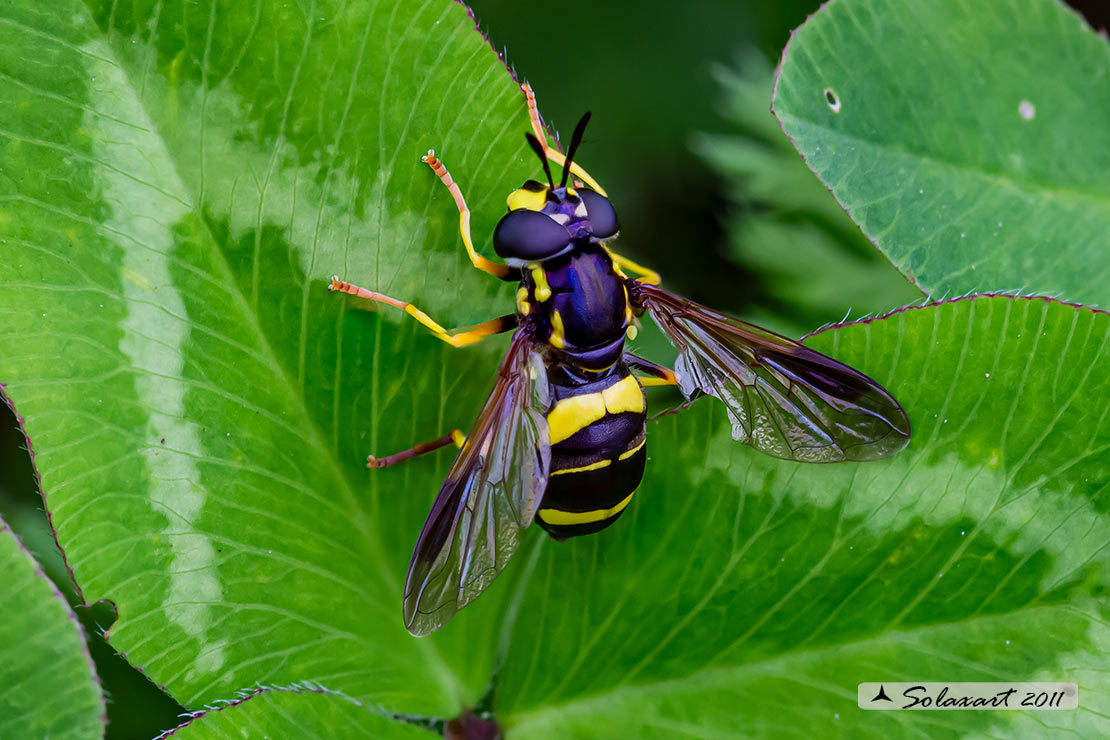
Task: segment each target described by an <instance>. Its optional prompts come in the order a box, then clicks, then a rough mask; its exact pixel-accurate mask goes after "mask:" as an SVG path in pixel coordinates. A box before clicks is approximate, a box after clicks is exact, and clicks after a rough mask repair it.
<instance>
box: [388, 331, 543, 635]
mask: <svg viewBox="0 0 1110 740" xmlns="http://www.w3.org/2000/svg"><path fill="white" fill-rule="evenodd" d="M549 393H550V391H549V389H548V385H547V371H546V369H545V367H544V364H543V360H542V358H541V357H540V356H539V355H538V354H536V353H535V352H534V351H533V350H532V338H531V335H530V333H528V332H526V331H518V332H517V334H516V336H514V337H513V343H512V345H511V346H510V347H509V351H508V353H506V355H505V358H504V359H503V360H502V361H501V367H500V368H499V369H498V371H497V380H496V383H495V384H494V386H493V390H492V391H490V394H489V397H488V398H486V403H485V405H484V406H483V407H482V411H481V413H480V414H479V415H478V419H477V420H476V421H475V422H474V426H473V428H472V429H471V430H470V434H469V435H468V436H467V438H466V443H465V444H464V445H463V448H462V450H461V451H460V452H459V455H458V457H456V458H455V462H454V463H453V464H452V465H451V471H450V472H449V473H448V474H447V480H446V481H444V483H443V487H442V488H440V489H439V495H437V496H436V500H435V503H434V504H433V505H432V511H431V513H430V514H428V519H427V520H426V521H425V522H424V528H423V529H422V530H421V531H420V537H419V538H418V539H417V541H416V548H415V549H414V550H413V553H412V560H411V561H410V562H409V571H408V575H407V576H406V577H405V594H404V618H405V627H407V628H408V630H409V632H411V633H412V634H414V635H426V634H428V633H430V632H434V631H435V630H437V629H439V628H440V627H442V626H443V625H445V624H447V622H448V621H449V620H450V619H451V617H453V616H454V615H455V613H456V612H458V611H459V610H460V609H462V608H463V607H464V606H466V605H467V604H469V603H470V602H471V601H473V600H474V599H475V598H477V596H478V595H479V594H480V593H482V592H483V591H485V590H486V588H487V587H488V586H489V585H490V583H491V582H492V581H493V579H494V578H496V577H497V574H499V573H500V572H501V571H502V570H503V569H504V568H505V565H506V564H507V563H508V561H509V558H510V557H511V556H512V554H513V552H514V551H515V550H516V548H517V545H518V544H519V542H520V532H521V530H523V529H524V528H526V527H527V526H528V525H529V524H531V523H532V518H533V516H535V513H536V509H537V508H538V507H539V504H540V499H541V498H542V497H543V492H544V488H545V487H546V486H547V476H548V470H549V468H550V458H551V448H550V446H549V444H548V436H547V419H546V413H547V410H548V408H549V406H550V396H549Z"/></svg>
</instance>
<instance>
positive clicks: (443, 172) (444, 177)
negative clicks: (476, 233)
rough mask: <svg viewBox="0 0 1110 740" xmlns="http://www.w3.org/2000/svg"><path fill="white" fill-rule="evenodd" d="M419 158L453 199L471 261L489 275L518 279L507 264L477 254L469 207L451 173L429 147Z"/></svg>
mask: <svg viewBox="0 0 1110 740" xmlns="http://www.w3.org/2000/svg"><path fill="white" fill-rule="evenodd" d="M420 160H421V161H422V162H426V163H427V164H428V166H429V167H431V168H432V172H434V173H436V175H437V176H438V177H439V179H440V181H441V182H442V183H443V184H444V185H446V186H447V190H448V191H449V192H450V193H451V197H452V198H454V199H455V205H456V206H457V207H458V209H459V233H460V234H462V240H463V244H465V245H466V253H467V255H468V256H469V257H470V261H471V263H472V264H473V265H474V266H475V267H477V268H478V269H479V270H481V271H483V272H488V273H489V274H490V275H493V276H494V277H498V278H501V279H502V280H508V281H514V280H519V279H520V277H519V274H518V273H517V271H516V270H514V269H513V268H511V267H509V266H508V265H502V264H501V263H499V262H492V261H490V260H488V259H486V258H485V257H483V256H482V255H480V254H478V252H477V250H475V249H474V240H473V239H472V238H471V236H470V209H469V208H467V206H466V200H464V199H463V194H462V190H460V189H459V184H458V183H457V182H455V180H454V179H453V178H452V177H451V173H450V172H448V171H447V168H446V167H444V166H443V162H441V161H440V160H439V158H438V157H436V153H435V151H434V150H432V149H429V150H428V153H427V154H425V155H424V156H423V157H421V158H420Z"/></svg>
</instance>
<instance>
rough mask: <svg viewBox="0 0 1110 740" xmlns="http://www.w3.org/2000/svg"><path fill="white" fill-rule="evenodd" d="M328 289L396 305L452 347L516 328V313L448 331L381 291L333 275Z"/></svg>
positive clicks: (416, 309) (462, 345)
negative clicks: (346, 281)
mask: <svg viewBox="0 0 1110 740" xmlns="http://www.w3.org/2000/svg"><path fill="white" fill-rule="evenodd" d="M328 290H338V291H339V292H340V293H349V294H350V295H354V296H358V297H359V298H366V299H368V300H371V301H377V302H378V303H387V304H389V305H390V306H396V307H397V308H399V309H401V310H402V311H404V312H405V313H407V314H408V315H409V316H411V317H413V318H414V319H416V320H417V321H419V322H420V323H421V324H423V325H424V326H426V327H428V328H429V329H431V330H432V333H433V334H435V335H436V336H437V337H438V338H440V339H442V340H443V341H445V342H447V343H448V344H450V345H451V346H452V347H465V346H466V345H468V344H474V343H476V342H480V341H482V340H483V339H485V338H486V337H488V336H492V335H493V334H500V333H502V332H506V331H510V330H512V329H515V328H516V325H517V317H516V314H509V315H508V316H501V317H500V318H496V319H492V320H490V321H486V322H483V323H481V324H477V325H475V326H472V327H470V328H468V329H467V330H465V331H459V330H458V329H452V330H450V331H448V330H447V329H444V328H443V327H442V326H440V325H439V324H438V323H436V322H435V321H434V320H432V317H431V316H429V315H428V314H426V313H424V312H423V311H421V310H420V309H419V308H417V307H416V306H414V305H412V304H411V303H406V302H405V301H399V300H397V299H396V298H390V297H389V296H387V295H383V294H381V293H375V292H374V291H372V290H367V289H366V288H360V287H358V286H357V285H351V284H350V283H345V282H343V281H342V280H340V279H339V277H338V276H336V275H333V276H332V278H331V285H329V286H328Z"/></svg>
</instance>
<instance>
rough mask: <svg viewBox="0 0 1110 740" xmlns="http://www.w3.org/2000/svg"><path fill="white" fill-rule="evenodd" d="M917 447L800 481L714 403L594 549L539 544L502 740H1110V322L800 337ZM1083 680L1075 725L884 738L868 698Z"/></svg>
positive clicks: (953, 307) (1002, 307) (1054, 306)
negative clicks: (880, 399) (889, 410)
mask: <svg viewBox="0 0 1110 740" xmlns="http://www.w3.org/2000/svg"><path fill="white" fill-rule="evenodd" d="M808 343H809V344H810V345H812V346H813V347H814V348H816V349H819V350H821V351H824V352H828V353H830V354H831V355H832V356H834V357H836V358H838V359H840V360H842V361H845V362H847V363H849V364H850V365H852V366H854V367H858V368H860V369H861V370H863V371H864V372H866V373H867V374H868V375H871V376H872V377H874V378H877V379H879V380H880V381H882V382H884V383H885V384H886V385H887V386H888V387H889V388H890V389H891V390H892V391H893V392H894V394H895V395H896V396H897V397H898V399H899V400H900V401H901V402H902V404H903V405H904V406H905V408H906V409H907V411H908V413H909V416H910V420H911V422H912V424H913V439H912V440H911V442H910V446H909V447H908V448H907V449H906V450H904V451H903V452H902V453H900V454H899V455H897V456H896V457H894V458H892V459H890V460H885V461H881V462H874V463H862V464H848V463H846V464H838V465H828V466H822V465H797V464H793V463H788V462H783V461H780V460H773V459H771V458H769V457H767V456H764V455H759V454H758V453H756V452H754V451H753V450H751V449H748V448H742V447H739V446H738V445H736V443H735V442H733V441H732V439H731V436H730V434H729V425H728V423H727V420H726V419H725V414H724V412H723V410H722V409H721V408H720V404H715V403H711V402H709V401H708V400H706V401H702V402H700V403H698V404H697V405H696V406H695V407H694V408H693V409H692V410H690V411H689V412H687V413H684V414H677V415H673V416H668V417H665V419H664V420H662V421H660V422H659V423H656V424H654V425H652V426H651V428H650V430H649V441H648V445H649V453H648V454H649V463H648V468H647V473H646V475H645V479H644V483H643V484H642V485H641V487H640V489H639V491H638V493H637V494H636V498H635V500H634V501H633V503H632V504H631V505H630V507H629V509H628V512H627V513H626V514H625V516H624V517H623V518H622V519H621V520H620V521H619V522H618V523H617V524H616V525H615V526H613V527H612V528H610V529H609V530H606V531H605V532H604V533H603V534H601V535H599V536H596V537H588V538H587V537H583V538H577V539H574V540H571V541H568V542H565V543H554V542H548V543H544V546H543V553H542V555H541V556H540V557H539V559H538V561H537V563H536V565H535V568H534V574H533V577H532V578H531V579H530V580H529V581H528V584H527V588H526V590H525V594H524V598H523V600H522V603H523V604H524V605H525V607H524V610H525V612H524V613H526V614H527V615H528V616H527V618H522V619H520V620H519V621H518V623H517V625H516V628H515V629H514V631H513V634H512V643H511V645H510V649H509V652H508V658H507V660H506V664H505V666H504V668H503V669H502V671H501V674H500V676H499V684H500V686H499V689H498V694H497V705H496V706H497V713H498V716H499V717H500V718H501V720H502V722H503V723H504V724H506V725H508V726H509V727H510V729H511V731H512V732H511V734H510V737H515V738H546V737H552V738H554V737H583V738H585V737H618V736H620V737H660V738H662V737H666V738H673V737H722V738H723V737H732V736H735V733H736V731H737V730H736V728H738V727H742V728H743V734H744V736H745V737H768V738H779V737H781V738H786V737H815V736H846V737H854V738H883V737H891V736H906V735H910V734H913V733H916V734H918V735H925V736H928V737H936V738H943V737H960V736H962V735H963V734H964V733H967V732H972V733H977V734H979V735H990V736H996V737H1028V736H1040V735H1042V734H1043V731H1044V727H1045V726H1050V727H1061V728H1068V729H1070V730H1072V731H1073V732H1074V733H1075V734H1076V735H1078V736H1080V737H1104V736H1106V735H1107V733H1110V722H1108V721H1107V719H1106V718H1107V716H1108V713H1107V710H1108V709H1110V694H1108V692H1107V687H1106V682H1105V680H1104V676H1105V670H1104V669H1105V655H1106V653H1107V651H1110V629H1107V626H1106V624H1107V619H1106V618H1107V608H1106V603H1107V602H1106V596H1107V594H1108V593H1110V591H1108V590H1107V587H1108V586H1110V551H1107V548H1106V542H1107V541H1110V454H1108V451H1110V417H1108V416H1107V414H1106V402H1105V399H1106V398H1107V394H1108V393H1110V315H1108V314H1105V313H1097V312H1094V311H1091V310H1089V309H1084V308H1078V307H1074V306H1070V305H1066V304H1061V303H1058V302H1053V301H1047V300H1043V299H1016V298H1004V297H994V298H975V299H971V300H960V301H956V302H951V303H943V304H937V305H932V306H928V307H925V308H918V309H910V310H906V311H904V312H901V313H897V314H895V315H893V316H890V317H889V318H885V319H882V320H877V321H873V322H871V323H866V324H852V325H847V326H843V327H841V328H838V329H836V330H833V331H828V332H824V333H822V334H820V335H818V336H816V337H813V338H812V339H811V340H810V341H809V342H808ZM1033 679H1043V680H1051V681H1074V682H1076V683H1078V684H1079V685H1080V696H1081V697H1082V700H1081V709H1080V710H1079V711H1077V712H1055V713H1037V714H1035V715H1032V714H1030V715H1024V714H1021V713H1018V712H997V713H985V712H966V713H946V714H944V715H943V716H940V717H938V716H936V715H933V714H931V713H927V712H926V713H890V714H887V713H879V712H866V713H865V712H863V711H860V710H858V709H857V708H856V684H858V683H860V682H863V681H882V680H888V681H911V680H937V681H1019V680H1033Z"/></svg>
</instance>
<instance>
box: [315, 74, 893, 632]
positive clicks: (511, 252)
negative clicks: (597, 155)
mask: <svg viewBox="0 0 1110 740" xmlns="http://www.w3.org/2000/svg"><path fill="white" fill-rule="evenodd" d="M524 91H525V95H526V98H527V101H528V109H529V113H530V115H531V118H532V129H533V132H531V133H528V134H527V137H528V141H529V143H530V144H531V146H532V148H533V149H534V150H535V151H536V153H537V155H538V156H539V158H540V162H541V163H542V165H543V170H544V174H545V175H546V176H547V183H546V184H544V183H540V182H536V181H534V180H529V181H528V182H526V183H524V185H523V186H522V187H521V188H520V189H518V190H515V191H513V192H512V193H511V194H510V195H509V198H508V207H509V212H508V213H507V214H506V215H505V216H504V217H503V218H502V219H501V221H500V222H499V223H498V224H497V229H496V230H495V232H494V235H493V246H494V250H495V251H496V252H497V255H498V256H499V257H501V258H502V259H503V260H504V264H501V263H496V262H492V261H490V260H487V259H485V258H484V257H482V256H481V255H479V254H478V253H477V252H476V251H475V249H474V244H473V241H472V240H471V236H470V212H469V210H468V209H467V207H466V202H465V201H464V200H463V196H462V192H461V191H460V190H459V186H458V185H457V184H456V183H455V182H454V181H453V180H452V178H451V175H450V174H448V172H447V170H446V168H445V167H444V166H443V164H442V162H440V161H439V159H437V158H436V156H435V154H434V152H431V151H429V152H428V155H427V156H426V157H424V161H425V162H427V163H428V165H429V166H431V168H432V170H433V171H434V172H435V173H436V175H438V176H439V178H440V180H442V181H443V183H444V185H446V186H447V188H448V189H449V190H450V192H451V194H452V196H453V197H454V199H455V203H456V205H457V206H458V209H459V226H460V231H461V232H462V238H463V243H464V244H465V245H466V249H467V252H468V254H469V255H470V259H471V261H472V262H473V263H474V266H475V267H477V268H479V269H480V270H484V271H485V272H488V273H490V274H491V275H494V276H496V277H498V278H501V279H502V280H506V281H512V282H519V283H520V287H519V288H518V289H517V298H516V311H515V313H513V314H509V315H507V316H502V317H500V318H497V319H493V320H492V321H488V322H486V323H484V324H479V325H478V326H475V327H473V328H471V329H469V330H466V331H461V332H448V331H447V330H445V329H444V328H443V327H442V326H440V325H439V324H437V323H436V322H435V321H433V320H432V319H431V318H430V317H428V315H427V314H425V313H424V312H423V311H421V310H419V309H418V308H416V307H415V306H413V305H412V304H410V303H405V302H403V301H398V300H396V299H393V298H389V297H388V296H384V295H382V294H380V293H375V292H373V291H370V290H366V289H365V288H359V287H357V286H354V285H351V284H349V283H345V282H342V281H340V280H339V278H337V277H335V278H332V284H331V289H332V290H339V291H342V292H345V293H351V294H353V295H357V296H360V297H363V298H368V299H371V300H374V301H380V302H383V303H388V304H390V305H393V306H396V307H398V308H401V309H403V310H404V311H406V312H407V313H409V314H410V315H411V316H413V317H414V318H415V319H416V320H417V321H419V322H420V323H421V324H423V325H425V326H427V327H428V328H430V329H431V330H432V331H433V332H434V333H435V334H436V335H437V336H438V337H439V338H440V339H443V340H444V341H446V342H449V343H450V344H452V345H454V346H457V347H458V346H463V345H466V344H471V343H473V342H476V341H480V340H481V339H483V338H484V337H487V336H489V335H492V334H498V333H501V332H507V331H511V330H513V329H515V330H516V333H515V334H514V336H513V339H512V342H511V344H510V345H509V349H508V352H507V353H506V354H505V357H504V359H502V361H501V365H500V367H499V369H498V371H497V378H496V381H495V383H494V386H493V390H492V391H491V392H490V394H489V397H488V398H487V399H486V402H485V405H484V406H483V407H482V410H481V413H479V415H478V419H477V420H476V421H475V422H474V426H473V427H472V428H471V430H470V433H469V434H468V435H467V436H466V437H465V438H464V437H463V436H462V435H461V434H460V433H459V431H458V430H454V431H452V432H449V433H448V434H445V435H444V436H443V437H441V438H439V439H437V440H434V441H432V442H426V443H424V444H420V445H417V446H415V447H413V448H412V449H409V450H405V451H404V452H400V453H397V454H395V455H390V456H388V457H383V458H374V457H371V458H369V466H370V467H382V466H385V465H392V464H394V463H397V462H400V461H402V460H405V459H408V458H410V457H413V456H414V455H419V454H423V453H425V452H430V451H432V450H435V449H438V448H440V447H444V446H447V445H449V444H451V443H452V442H454V443H455V444H456V445H458V446H459V447H460V448H461V449H460V451H459V454H458V456H457V457H456V458H455V462H454V464H453V465H452V466H451V470H450V472H449V473H448V474H447V480H446V481H445V482H444V483H443V486H442V488H440V491H439V495H438V496H437V497H436V500H435V503H434V504H433V506H432V510H431V513H430V514H429V515H428V519H427V521H425V523H424V528H423V529H422V530H421V532H420V536H419V538H418V539H417V541H416V548H415V550H414V551H413V554H412V560H411V561H410V563H409V570H408V575H407V577H406V579H405V591H404V609H403V614H404V621H405V626H406V627H407V628H408V630H409V632H411V633H412V634H414V635H425V634H428V633H430V632H433V631H435V630H437V629H439V628H440V627H442V626H443V625H445V624H446V623H447V622H448V620H450V619H451V617H453V616H454V615H455V613H456V612H458V610H459V609H462V608H463V607H465V606H466V605H467V604H469V603H470V602H471V601H473V600H474V599H475V598H476V597H477V596H478V595H479V594H481V593H482V591H484V590H485V589H486V588H487V587H488V586H489V584H490V582H491V581H493V579H494V578H495V577H496V576H497V575H498V574H499V573H500V572H501V571H502V570H503V569H504V567H505V565H506V563H507V562H508V560H509V557H510V556H511V555H512V554H513V552H514V551H515V550H516V549H517V546H518V545H519V543H520V538H521V533H522V531H523V530H524V529H526V528H528V527H529V526H530V525H531V524H532V523H533V522H535V523H536V524H538V525H539V526H540V527H542V528H543V529H544V530H546V531H547V532H548V534H550V535H551V536H552V537H554V538H555V539H557V540H562V539H565V538H567V537H573V536H576V535H581V534H588V533H591V532H596V531H598V530H600V529H604V528H605V527H607V526H609V525H610V524H612V523H613V522H614V521H616V520H617V518H618V517H620V515H621V513H622V512H623V511H624V510H625V509H626V508H627V507H628V505H629V502H630V501H631V499H632V494H633V492H634V491H635V490H636V487H637V486H638V485H639V484H640V480H641V478H642V477H643V473H644V462H645V460H646V450H647V448H646V440H645V422H646V410H647V409H646V402H645V400H644V394H643V390H642V386H645V385H664V384H667V385H677V386H678V387H679V389H680V390H681V391H682V393H683V394H684V395H685V396H686V398H688V399H693V398H695V397H697V396H698V395H702V394H705V395H711V396H715V397H716V398H718V399H720V400H721V401H722V402H724V404H725V407H726V408H727V410H728V415H729V419H730V420H731V423H732V436H733V437H734V438H735V439H737V440H739V441H741V442H744V443H746V444H750V445H752V446H753V447H755V448H757V449H759V450H761V451H762V452H765V453H767V454H769V455H773V456H775V457H780V458H785V459H788V460H797V461H799V462H838V461H842V460H876V459H878V458H882V457H887V456H889V455H892V454H894V453H895V452H897V451H899V450H901V449H902V448H903V447H905V446H906V443H907V442H908V441H909V436H910V424H909V420H908V419H907V418H906V414H905V412H904V411H903V410H902V407H901V406H899V405H898V402H897V401H895V400H894V398H893V397H892V396H891V395H890V394H889V393H888V392H887V391H886V390H885V389H884V388H883V387H882V386H880V385H879V384H878V383H876V382H875V381H873V380H871V379H870V378H868V377H867V376H865V375H863V374H862V373H860V372H858V371H856V370H853V369H852V368H850V367H848V366H847V365H844V364H842V363H839V362H837V361H836V360H833V359H830V358H829V357H826V356H824V355H822V354H820V353H818V352H814V351H813V350H811V349H809V348H807V347H804V346H802V345H801V344H798V343H797V342H794V341H791V340H789V339H786V338H785V337H781V336H779V335H777V334H773V333H771V332H769V331H765V330H763V329H760V328H758V327H755V326H752V325H751V324H747V323H744V322H743V321H740V320H738V319H735V318H732V317H731V316H727V315H725V314H722V313H719V312H717V311H714V310H712V309H710V308H706V307H705V306H701V305H698V304H696V303H694V302H692V301H689V300H686V299H685V298H682V297H680V296H677V295H675V294H673V293H669V292H667V291H665V290H662V289H661V288H659V287H656V286H657V284H658V282H659V276H658V275H657V274H656V273H654V272H652V271H650V270H646V269H644V268H642V267H640V266H639V265H637V264H635V263H634V262H631V261H630V260H628V259H626V258H624V257H621V256H620V255H618V254H616V253H615V252H613V251H611V250H610V249H609V248H608V246H606V242H608V241H609V240H611V239H612V238H613V237H615V236H616V234H617V228H618V222H617V215H616V212H615V211H614V209H613V206H612V204H611V203H610V202H609V200H608V198H607V197H606V194H605V191H604V190H602V189H601V187H600V186H599V185H598V184H597V183H596V182H595V181H594V180H593V178H591V177H590V176H589V175H588V174H587V173H586V172H585V170H583V169H582V168H581V167H580V166H579V165H577V164H576V163H575V162H574V155H575V153H576V151H577V149H578V145H579V143H580V142H581V141H582V133H583V131H584V129H585V127H586V123H587V122H588V121H589V117H590V114H589V113H587V114H586V115H585V116H583V117H582V120H581V121H579V122H578V126H577V127H576V128H575V130H574V135H573V137H572V138H571V142H570V146H569V148H568V149H567V154H566V157H565V158H564V157H563V155H562V154H560V153H559V152H558V151H556V150H554V149H552V148H550V147H548V146H547V145H546V141H547V139H546V135H545V132H544V129H543V126H542V124H541V122H540V118H539V114H538V112H537V111H536V107H535V97H534V96H533V95H532V92H531V89H530V88H529V87H528V86H527V85H525V86H524ZM549 159H550V160H552V161H554V162H556V163H557V164H560V165H562V166H563V172H562V179H561V181H560V182H559V184H558V185H557V186H556V185H555V181H554V179H553V178H552V176H551V168H550V167H549V165H548V160H549ZM571 173H573V174H574V176H575V177H576V178H577V179H576V181H574V182H572V183H568V178H569V176H570V175H571ZM625 270H628V271H629V272H632V273H634V274H636V275H637V277H636V278H630V277H628V276H627V274H626V273H625ZM645 311H646V312H647V313H648V314H650V315H651V317H652V319H653V320H654V321H655V322H656V324H658V325H659V327H660V328H661V329H662V330H663V332H664V333H665V334H666V335H667V336H668V338H669V339H670V340H671V342H672V343H673V344H674V345H675V346H676V347H677V349H678V359H677V361H676V362H675V367H674V370H673V371H672V370H669V369H667V368H665V367H661V366H659V365H656V364H655V363H652V362H649V361H648V360H645V359H643V358H640V357H637V356H636V355H633V354H631V353H630V352H628V351H626V350H625V347H624V343H625V339H626V337H628V336H630V335H633V334H634V332H635V326H634V325H633V324H632V317H633V315H642V314H643V313H644V312H645Z"/></svg>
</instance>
